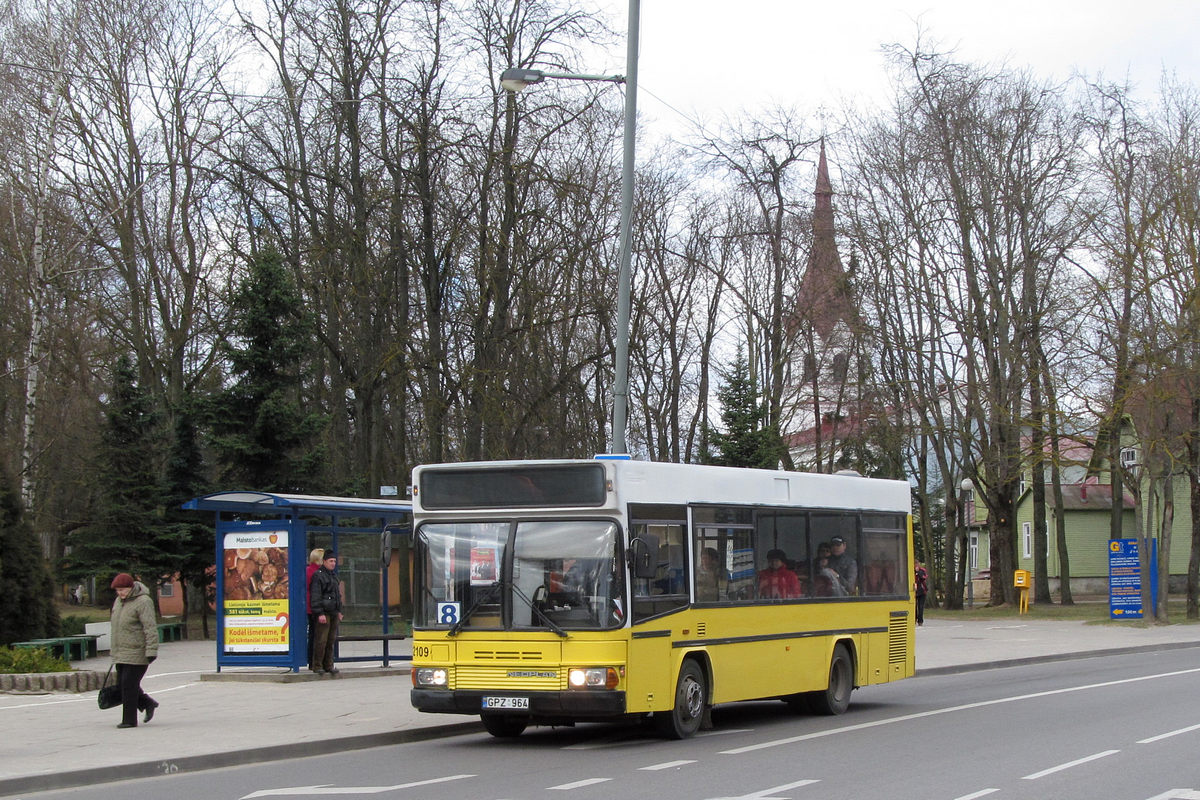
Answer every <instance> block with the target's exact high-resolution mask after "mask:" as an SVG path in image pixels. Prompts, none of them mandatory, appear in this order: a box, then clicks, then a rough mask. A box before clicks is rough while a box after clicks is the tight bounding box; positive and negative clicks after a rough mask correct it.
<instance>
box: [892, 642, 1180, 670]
mask: <svg viewBox="0 0 1200 800" xmlns="http://www.w3.org/2000/svg"><path fill="white" fill-rule="evenodd" d="M1189 647H1200V641H1196V642H1164V643H1162V644H1143V645H1133V646H1130V647H1113V648H1110V649H1106V650H1087V651H1083V652H1075V653H1055V654H1053V655H1048V656H1028V657H1026V658H1010V659H1004V660H1000V661H983V662H979V663H976V664H955V665H954V666H949V667H931V668H929V669H919V670H917V671H916V672H914V673H913V677H914V678H930V677H934V676H936V675H957V674H959V673H962V672H979V671H981V670H985V669H1004V668H1005V667H1025V666H1028V665H1030V664H1052V663H1054V662H1056V661H1078V660H1080V659H1083V658H1100V657H1102V656H1127V655H1131V654H1133V653H1146V652H1158V651H1159V650H1186V649H1187V648H1189Z"/></svg>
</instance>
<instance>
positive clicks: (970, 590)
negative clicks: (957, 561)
mask: <svg viewBox="0 0 1200 800" xmlns="http://www.w3.org/2000/svg"><path fill="white" fill-rule="evenodd" d="M958 488H959V489H961V490H962V518H963V559H964V562H965V563H964V574H965V575H966V578H967V608H974V607H975V568H974V567H973V566H972V565H971V520H970V519H969V518H968V517H967V506H968V503H970V501H971V492H973V491H974V490H975V484H974V483H972V482H971V479H970V478H963V479H962V483H960V484H959V485H958Z"/></svg>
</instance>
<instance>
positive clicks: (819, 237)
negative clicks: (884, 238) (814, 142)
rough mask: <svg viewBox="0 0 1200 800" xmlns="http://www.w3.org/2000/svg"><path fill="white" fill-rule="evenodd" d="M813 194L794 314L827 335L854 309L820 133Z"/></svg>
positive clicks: (852, 314)
mask: <svg viewBox="0 0 1200 800" xmlns="http://www.w3.org/2000/svg"><path fill="white" fill-rule="evenodd" d="M813 196H814V197H815V198H816V203H815V204H814V206H813V217H812V232H813V238H812V249H811V250H810V251H809V254H808V265H807V267H806V268H805V271H804V277H803V278H802V279H801V280H800V290H799V292H798V293H797V296H796V301H797V308H796V316H797V317H799V318H801V319H807V320H809V321H810V322H811V323H812V325H813V328H814V329H815V330H816V332H817V333H818V334H820V335H821V336H822V337H827V336H829V334H830V332H831V331H833V329H834V327H835V326H836V325H837V323H838V322H846V323H851V322H853V321H854V320H855V319H857V310H856V309H855V308H854V304H853V303H852V302H851V300H850V297H849V291H848V289H849V287H848V285H847V280H846V271H845V269H844V268H843V267H842V259H841V256H839V255H838V248H837V240H836V237H835V234H834V226H833V184H832V183H830V181H829V164H828V162H827V161H826V159H825V139H824V137H822V138H821V155H820V158H819V160H818V161H817V188H816V190H815V191H814V192H813Z"/></svg>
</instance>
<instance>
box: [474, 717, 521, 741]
mask: <svg viewBox="0 0 1200 800" xmlns="http://www.w3.org/2000/svg"><path fill="white" fill-rule="evenodd" d="M479 718H480V719H482V720H483V727H484V728H486V729H487V732H488V733H490V734H491V735H492V736H495V737H496V738H497V739H511V738H513V737H514V736H520V735H521V734H522V733H524V732H525V727H526V726H527V725H528V724H529V723H528V721H527V720H525V719H524V718H523V717H514V716H510V715H508V714H483V715H481V716H480V717H479Z"/></svg>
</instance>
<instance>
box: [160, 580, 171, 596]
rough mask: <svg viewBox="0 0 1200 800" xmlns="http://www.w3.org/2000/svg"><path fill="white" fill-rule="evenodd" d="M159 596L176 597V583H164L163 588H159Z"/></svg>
mask: <svg viewBox="0 0 1200 800" xmlns="http://www.w3.org/2000/svg"><path fill="white" fill-rule="evenodd" d="M158 596H159V597H174V596H175V584H174V583H164V584H162V585H161V586H159V587H158Z"/></svg>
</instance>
